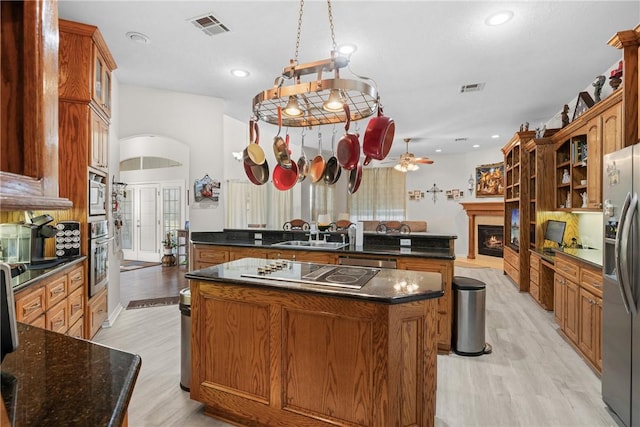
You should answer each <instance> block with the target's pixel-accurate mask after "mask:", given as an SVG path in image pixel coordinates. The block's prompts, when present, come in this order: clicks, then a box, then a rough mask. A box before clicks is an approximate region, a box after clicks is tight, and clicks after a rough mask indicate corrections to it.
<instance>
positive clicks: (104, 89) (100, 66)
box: [91, 33, 115, 117]
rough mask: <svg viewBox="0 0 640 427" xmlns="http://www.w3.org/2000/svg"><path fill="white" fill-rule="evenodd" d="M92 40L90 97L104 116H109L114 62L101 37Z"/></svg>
mask: <svg viewBox="0 0 640 427" xmlns="http://www.w3.org/2000/svg"><path fill="white" fill-rule="evenodd" d="M94 34H95V33H94ZM93 42H94V44H93V73H92V74H93V76H92V77H93V79H92V80H93V84H92V85H91V99H92V100H93V101H94V103H95V104H96V105H97V106H98V108H99V109H100V111H101V112H102V113H103V114H104V115H105V116H107V117H111V70H113V69H114V68H115V62H114V61H113V58H112V57H111V54H110V53H109V49H107V46H106V44H105V43H104V40H103V39H102V37H97V36H96V37H94V38H93Z"/></svg>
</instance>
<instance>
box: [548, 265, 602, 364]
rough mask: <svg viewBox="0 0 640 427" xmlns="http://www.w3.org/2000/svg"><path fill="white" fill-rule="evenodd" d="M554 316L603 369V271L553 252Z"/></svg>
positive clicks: (590, 361)
mask: <svg viewBox="0 0 640 427" xmlns="http://www.w3.org/2000/svg"><path fill="white" fill-rule="evenodd" d="M555 298H556V301H555V305H554V311H555V319H556V322H557V323H558V324H559V325H560V329H561V330H562V332H563V333H564V334H565V335H566V337H567V338H569V340H570V341H571V343H572V344H573V345H574V347H575V348H576V350H578V352H579V353H580V354H581V355H582V356H583V357H584V358H585V360H586V361H587V363H588V364H589V365H591V366H592V367H593V368H594V370H595V371H596V372H600V371H601V370H602V271H601V270H599V269H595V268H594V267H593V266H591V265H588V264H585V263H582V262H579V261H577V260H574V259H570V258H568V257H566V256H564V255H560V254H559V255H557V256H556V275H555Z"/></svg>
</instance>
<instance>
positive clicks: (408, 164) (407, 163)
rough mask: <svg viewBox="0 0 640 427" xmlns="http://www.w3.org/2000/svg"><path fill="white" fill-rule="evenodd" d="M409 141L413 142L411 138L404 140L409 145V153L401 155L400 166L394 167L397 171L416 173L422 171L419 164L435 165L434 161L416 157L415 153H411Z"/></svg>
mask: <svg viewBox="0 0 640 427" xmlns="http://www.w3.org/2000/svg"><path fill="white" fill-rule="evenodd" d="M409 141H411V138H404V142H405V143H406V144H407V152H406V153H403V154H402V155H400V159H399V160H398V164H396V165H395V166H394V167H393V168H394V169H395V170H397V171H400V172H410V171H416V170H418V169H420V167H419V166H418V164H419V163H421V164H424V165H430V164H432V163H433V160H431V159H430V158H428V157H416V156H414V155H413V153H410V152H409Z"/></svg>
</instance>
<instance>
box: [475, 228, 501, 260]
mask: <svg viewBox="0 0 640 427" xmlns="http://www.w3.org/2000/svg"><path fill="white" fill-rule="evenodd" d="M503 240H504V231H503V226H502V225H481V224H478V254H480V255H488V256H494V257H499V258H502V248H503V246H504V242H503Z"/></svg>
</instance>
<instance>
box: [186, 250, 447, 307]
mask: <svg viewBox="0 0 640 427" xmlns="http://www.w3.org/2000/svg"><path fill="white" fill-rule="evenodd" d="M273 262H274V261H273V260H267V259H262V258H242V259H239V260H236V261H231V262H228V263H224V264H219V265H216V266H213V267H208V268H203V269H202V270H196V271H191V272H188V273H187V274H186V277H187V278H188V279H195V280H201V281H217V282H223V283H230V284H239V285H249V286H257V287H264V288H271V289H277V290H281V291H294V292H305V293H313V294H317V295H322V296H332V297H341V298H351V299H357V300H364V301H371V302H380V303H386V304H401V303H406V302H410V301H417V300H423V299H429V298H439V297H441V296H442V295H443V294H444V292H443V290H442V275H441V274H440V273H433V272H419V271H410V270H394V269H387V268H381V269H379V272H378V273H377V274H376V275H375V276H374V277H373V278H372V279H371V280H369V282H367V284H365V285H364V286H363V287H362V288H361V289H345V288H336V287H333V286H323V285H311V284H306V283H296V282H289V281H280V280H271V279H259V278H252V277H243V276H242V274H255V273H256V271H257V268H258V267H263V266H265V265H268V264H273ZM303 264H313V263H301V262H296V261H289V267H290V268H292V269H294V270H295V269H296V268H300V267H299V266H301V265H303ZM316 265H317V264H316ZM289 267H288V268H289ZM332 267H339V266H336V265H332Z"/></svg>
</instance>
